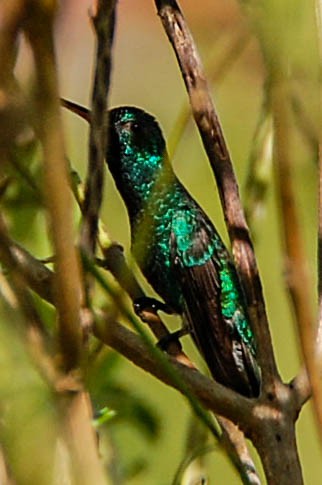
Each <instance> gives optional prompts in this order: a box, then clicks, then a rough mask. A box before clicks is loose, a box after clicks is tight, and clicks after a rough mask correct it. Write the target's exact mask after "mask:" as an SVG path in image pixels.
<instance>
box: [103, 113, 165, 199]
mask: <svg viewBox="0 0 322 485" xmlns="http://www.w3.org/2000/svg"><path fill="white" fill-rule="evenodd" d="M108 135H109V136H108V149H107V154H106V155H107V156H106V160H107V164H108V166H109V169H110V171H111V173H112V176H113V178H114V180H115V182H116V185H117V187H118V189H119V191H120V192H121V195H122V197H123V198H124V199H125V200H126V198H127V196H128V195H129V196H130V199H131V201H133V199H137V198H138V199H145V198H146V197H147V196H148V195H149V193H150V190H151V189H152V186H153V184H154V182H155V180H156V178H157V177H158V175H159V173H160V169H163V168H164V167H165V166H168V162H167V156H166V147H165V140H164V138H163V135H162V131H161V129H160V127H159V125H158V123H157V121H156V120H155V119H154V117H153V116H151V115H150V114H148V113H146V112H145V111H143V110H141V109H139V108H136V107H133V106H121V107H118V108H114V109H112V110H110V111H109V134H108Z"/></svg>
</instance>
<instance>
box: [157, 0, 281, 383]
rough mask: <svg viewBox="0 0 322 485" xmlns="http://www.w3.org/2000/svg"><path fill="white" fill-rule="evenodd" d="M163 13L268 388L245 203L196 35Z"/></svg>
mask: <svg viewBox="0 0 322 485" xmlns="http://www.w3.org/2000/svg"><path fill="white" fill-rule="evenodd" d="M155 3H156V6H157V9H158V14H159V15H160V17H161V21H162V23H163V26H164V29H165V31H166V33H167V35H168V37H169V40H170V42H171V44H172V47H173V49H174V51H175V54H176V57H177V60H178V63H179V65H180V69H181V73H182V76H183V79H184V82H185V85H186V88H187V91H188V94H189V97H190V103H191V107H192V111H193V115H194V118H195V121H196V123H197V126H198V129H199V132H200V135H201V138H202V141H203V144H204V147H205V150H206V153H207V155H208V158H209V161H210V164H211V167H212V169H213V172H214V174H215V177H216V180H217V185H218V190H219V193H220V197H221V202H222V206H223V211H224V215H225V219H226V223H227V227H228V231H229V236H230V239H231V243H232V250H233V254H234V258H235V262H236V268H237V271H238V274H239V276H240V278H241V282H242V286H243V288H244V291H245V296H246V301H247V308H248V311H249V315H250V318H251V321H252V324H253V328H254V331H255V333H256V337H257V342H258V361H259V364H260V367H261V370H262V378H263V388H264V389H265V390H266V391H268V390H270V391H273V390H274V387H275V382H276V380H278V381H279V379H280V378H279V374H278V371H277V367H276V363H275V358H274V353H273V348H272V342H271V336H270V332H269V327H268V321H267V315H266V311H265V303H264V299H263V293H262V286H261V282H260V279H259V274H258V268H257V264H256V260H255V255H254V251H253V246H252V243H251V240H250V236H249V230H248V227H247V223H246V220H245V216H244V213H243V209H242V206H241V202H240V197H239V191H238V186H237V182H236V178H235V174H234V171H233V166H232V161H231V159H230V155H229V152H228V148H227V146H226V142H225V139H224V136H223V133H222V129H221V126H220V123H219V120H218V116H217V113H216V110H215V107H214V104H213V101H212V99H211V95H210V91H209V88H208V84H207V81H206V78H205V74H204V70H203V66H202V63H201V60H200V58H199V55H198V52H197V49H196V46H195V44H194V41H193V39H192V36H191V33H190V31H189V29H188V26H187V24H186V22H185V19H184V17H183V15H182V13H181V11H180V8H179V6H178V4H177V2H176V1H175V0H155Z"/></svg>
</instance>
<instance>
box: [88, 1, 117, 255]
mask: <svg viewBox="0 0 322 485" xmlns="http://www.w3.org/2000/svg"><path fill="white" fill-rule="evenodd" d="M115 10H116V0H97V4H96V8H95V11H94V12H93V16H92V20H93V25H94V28H95V32H96V37H97V51H96V69H95V79H94V86H93V91H92V111H91V127H90V138H89V160H88V169H87V178H86V187H85V200H84V207H83V225H82V232H81V246H82V249H83V250H85V251H86V252H87V253H88V254H93V253H94V252H95V245H96V234H97V224H98V214H99V210H100V206H101V203H102V196H103V181H104V158H105V152H106V137H107V96H108V91H109V85H110V73H111V52H112V43H113V35H114V24H115Z"/></svg>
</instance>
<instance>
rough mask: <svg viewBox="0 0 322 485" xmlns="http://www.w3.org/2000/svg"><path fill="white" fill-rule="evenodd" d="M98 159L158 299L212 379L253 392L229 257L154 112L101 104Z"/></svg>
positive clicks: (244, 322)
mask: <svg viewBox="0 0 322 485" xmlns="http://www.w3.org/2000/svg"><path fill="white" fill-rule="evenodd" d="M108 140H109V143H108V148H107V153H106V161H107V165H108V168H109V170H110V172H111V174H112V177H113V179H114V181H115V184H116V187H117V189H118V191H119V193H120V195H121V197H122V198H123V200H124V203H125V206H126V208H127V212H128V216H129V222H130V228H131V249H132V253H133V256H134V258H135V259H136V261H137V263H138V266H139V267H140V269H141V271H142V273H143V275H144V276H145V278H146V279H147V281H148V282H149V283H150V285H151V286H152V287H153V289H154V290H155V291H156V293H157V294H158V295H159V296H160V297H161V298H162V299H163V300H164V302H165V305H164V306H162V303H161V302H160V307H159V309H171V311H172V312H173V313H177V314H179V315H181V316H182V317H183V321H184V322H185V326H186V327H187V332H186V333H190V334H191V336H192V338H193V340H194V342H195V344H196V346H197V348H198V349H199V352H200V353H201V355H202V356H203V358H204V360H205V361H206V363H207V366H208V368H209V370H210V372H211V374H212V376H213V378H214V379H215V380H216V381H218V382H219V383H221V384H223V385H224V386H226V387H229V388H231V389H233V390H235V391H236V392H238V393H240V394H242V395H244V396H247V397H257V396H258V395H259V393H260V369H259V366H258V364H257V361H256V343H255V337H254V333H253V330H252V327H251V324H250V320H249V317H248V314H247V308H246V305H245V301H244V296H243V292H242V288H241V285H240V282H239V280H238V276H237V272H236V269H235V266H234V264H233V261H232V257H231V255H230V253H229V252H228V250H227V249H226V247H225V245H224V243H223V241H222V239H221V238H220V236H219V234H218V232H217V230H216V229H215V227H214V225H213V224H212V222H211V221H210V219H209V218H208V217H207V215H206V214H205V212H204V211H203V210H202V208H201V207H200V206H199V205H198V203H197V202H196V201H195V200H194V199H193V197H192V196H191V195H190V194H189V193H188V191H187V190H186V189H185V187H184V186H183V185H182V183H181V182H180V181H179V179H178V178H177V177H176V175H175V173H174V171H173V169H172V166H171V163H170V161H169V157H168V154H167V150H166V143H165V139H164V137H163V134H162V131H161V128H160V126H159V124H158V122H157V121H156V119H155V118H154V117H153V116H152V115H150V114H148V113H147V112H145V111H143V110H142V109H140V108H137V107H134V106H121V107H117V108H114V109H111V110H110V111H109V134H108Z"/></svg>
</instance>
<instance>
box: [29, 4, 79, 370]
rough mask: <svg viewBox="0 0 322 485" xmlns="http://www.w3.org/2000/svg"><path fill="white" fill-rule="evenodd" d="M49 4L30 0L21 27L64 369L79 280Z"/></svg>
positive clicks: (73, 355) (70, 355) (69, 357)
mask: <svg viewBox="0 0 322 485" xmlns="http://www.w3.org/2000/svg"><path fill="white" fill-rule="evenodd" d="M53 16H54V10H53V9H52V5H51V4H43V3H42V2H39V3H38V2H33V8H30V9H28V22H27V24H26V32H27V35H28V38H29V40H30V44H31V47H32V49H33V53H34V58H35V66H36V79H37V93H36V94H37V96H36V110H37V122H38V126H37V129H38V131H39V137H40V140H41V144H42V148H43V153H44V159H45V170H44V178H45V187H46V190H45V191H44V192H45V197H46V203H47V207H48V210H49V214H50V223H51V225H50V229H51V233H52V238H53V243H54V248H55V254H56V261H55V266H56V273H55V285H56V291H57V295H58V297H57V308H58V313H59V340H60V346H61V350H62V354H63V360H64V365H65V367H66V369H71V368H73V367H75V366H77V364H78V361H79V357H80V346H81V332H80V323H79V312H80V300H81V295H82V285H81V278H80V269H79V262H78V258H77V254H76V251H75V248H74V235H73V229H72V228H73V224H72V211H71V197H70V192H69V186H68V185H69V184H68V174H67V167H66V160H65V151H64V138H63V132H62V126H61V120H60V114H59V96H58V89H57V74H56V65H55V56H54V47H53V35H52V22H53Z"/></svg>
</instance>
